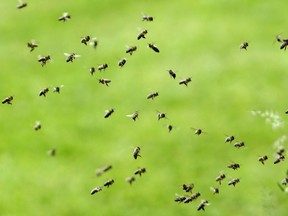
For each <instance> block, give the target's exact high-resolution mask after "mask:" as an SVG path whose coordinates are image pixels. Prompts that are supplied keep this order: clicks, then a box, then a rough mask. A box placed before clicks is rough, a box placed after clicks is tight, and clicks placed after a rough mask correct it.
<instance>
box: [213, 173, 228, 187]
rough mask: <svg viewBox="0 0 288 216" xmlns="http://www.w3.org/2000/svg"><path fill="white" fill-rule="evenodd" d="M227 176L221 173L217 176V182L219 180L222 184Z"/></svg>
mask: <svg viewBox="0 0 288 216" xmlns="http://www.w3.org/2000/svg"><path fill="white" fill-rule="evenodd" d="M225 178H226V175H225V174H221V175H219V176H217V177H216V179H215V180H216V182H219V184H220V185H221V181H223V180H224V179H225Z"/></svg>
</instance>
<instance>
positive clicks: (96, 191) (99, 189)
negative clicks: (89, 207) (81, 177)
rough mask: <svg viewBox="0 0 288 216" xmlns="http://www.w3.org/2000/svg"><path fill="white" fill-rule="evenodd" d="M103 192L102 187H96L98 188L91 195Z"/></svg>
mask: <svg viewBox="0 0 288 216" xmlns="http://www.w3.org/2000/svg"><path fill="white" fill-rule="evenodd" d="M100 191H102V187H96V188H93V189H92V190H91V192H90V194H91V195H93V194H96V193H98V192H100Z"/></svg>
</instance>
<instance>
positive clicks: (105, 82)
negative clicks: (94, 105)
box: [98, 79, 111, 86]
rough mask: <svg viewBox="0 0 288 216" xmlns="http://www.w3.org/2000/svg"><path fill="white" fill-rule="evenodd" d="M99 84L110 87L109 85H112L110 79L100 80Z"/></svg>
mask: <svg viewBox="0 0 288 216" xmlns="http://www.w3.org/2000/svg"><path fill="white" fill-rule="evenodd" d="M98 81H99V83H101V84H103V85H106V86H109V83H111V80H109V79H98Z"/></svg>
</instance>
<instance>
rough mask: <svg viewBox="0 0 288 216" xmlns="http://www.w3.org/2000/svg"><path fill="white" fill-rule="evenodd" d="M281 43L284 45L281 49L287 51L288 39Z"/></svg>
mask: <svg viewBox="0 0 288 216" xmlns="http://www.w3.org/2000/svg"><path fill="white" fill-rule="evenodd" d="M281 42H282V44H281V46H280V49H284V50H286V48H287V46H288V39H283V40H282V41H281Z"/></svg>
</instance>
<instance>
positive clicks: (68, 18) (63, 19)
mask: <svg viewBox="0 0 288 216" xmlns="http://www.w3.org/2000/svg"><path fill="white" fill-rule="evenodd" d="M70 19H71V15H70V14H68V13H67V12H64V13H63V15H62V16H61V17H59V18H58V20H59V21H63V22H65V21H68V20H70Z"/></svg>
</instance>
